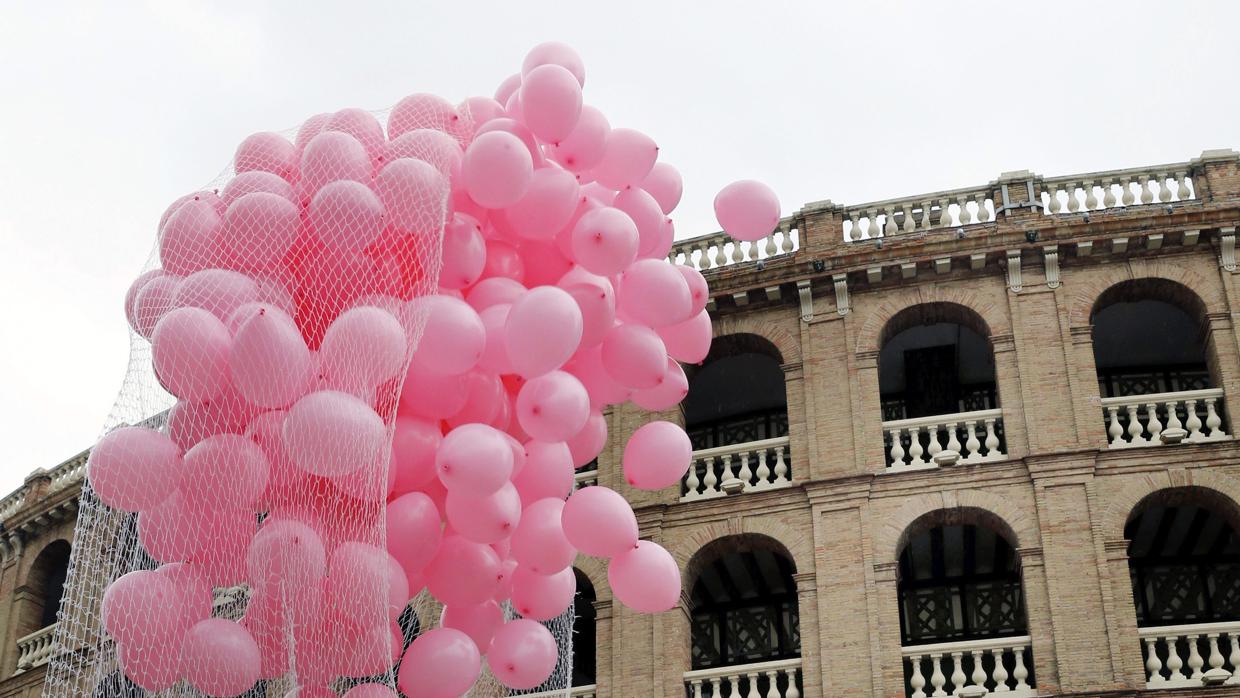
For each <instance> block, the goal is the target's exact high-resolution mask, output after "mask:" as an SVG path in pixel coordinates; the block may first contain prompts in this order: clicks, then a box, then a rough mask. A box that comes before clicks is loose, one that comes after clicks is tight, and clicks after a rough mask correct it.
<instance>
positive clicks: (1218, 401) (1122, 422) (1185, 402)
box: [1102, 388, 1231, 448]
mask: <svg viewBox="0 0 1240 698" xmlns="http://www.w3.org/2000/svg"><path fill="white" fill-rule="evenodd" d="M1222 404H1223V390H1222V389H1221V388H1207V389H1205V390H1185V391H1183V392H1178V393H1151V394H1149V395H1126V396H1124V397H1107V398H1103V399H1102V414H1103V419H1104V420H1105V424H1106V429H1107V443H1108V444H1109V448H1133V447H1136V446H1157V445H1159V444H1175V443H1181V442H1183V443H1201V442H1203V441H1221V440H1224V439H1230V438H1231V436H1229V435H1228V434H1227V431H1226V429H1225V428H1224V426H1223V418H1222V416H1221V415H1220V414H1219V409H1220V408H1221V407H1222Z"/></svg>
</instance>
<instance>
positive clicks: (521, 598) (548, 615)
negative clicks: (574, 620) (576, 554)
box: [512, 565, 577, 621]
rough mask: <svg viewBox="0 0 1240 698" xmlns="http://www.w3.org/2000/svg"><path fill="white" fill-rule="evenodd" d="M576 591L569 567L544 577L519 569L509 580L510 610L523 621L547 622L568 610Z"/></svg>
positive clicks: (525, 569) (575, 581)
mask: <svg viewBox="0 0 1240 698" xmlns="http://www.w3.org/2000/svg"><path fill="white" fill-rule="evenodd" d="M576 591H577V578H576V577H575V576H574V575H573V570H572V568H571V567H565V568H563V569H561V570H559V571H558V572H553V573H551V574H545V575H544V574H539V573H537V572H534V571H533V570H530V569H528V568H526V567H524V566H521V565H518V566H517V571H516V572H515V573H514V574H513V576H512V608H513V610H515V611H516V612H517V613H520V614H521V615H522V616H523V617H525V618H529V619H531V620H541V621H549V620H551V619H553V618H555V617H556V616H558V615H560V614H561V613H564V611H566V610H568V607H569V606H571V605H572V603H573V594H574V593H575V592H576Z"/></svg>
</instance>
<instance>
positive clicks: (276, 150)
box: [233, 131, 297, 180]
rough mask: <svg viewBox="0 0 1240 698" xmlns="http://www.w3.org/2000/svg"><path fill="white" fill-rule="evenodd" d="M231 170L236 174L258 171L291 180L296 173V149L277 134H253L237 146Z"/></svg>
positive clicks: (266, 132) (267, 132)
mask: <svg viewBox="0 0 1240 698" xmlns="http://www.w3.org/2000/svg"><path fill="white" fill-rule="evenodd" d="M233 170H234V171H235V172H237V174H243V173H246V172H250V171H253V170H260V171H263V172H271V173H273V174H276V175H279V176H280V177H282V178H283V179H286V180H291V179H292V178H293V175H294V173H295V172H296V171H297V149H296V148H295V147H293V144H292V143H289V142H288V141H287V140H286V139H285V138H284V136H281V135H280V134H278V133H271V132H269V131H265V132H260V133H255V134H253V135H251V136H249V137H247V138H246V139H245V140H244V141H241V145H239V146H237V152H236V154H235V155H234V156H233Z"/></svg>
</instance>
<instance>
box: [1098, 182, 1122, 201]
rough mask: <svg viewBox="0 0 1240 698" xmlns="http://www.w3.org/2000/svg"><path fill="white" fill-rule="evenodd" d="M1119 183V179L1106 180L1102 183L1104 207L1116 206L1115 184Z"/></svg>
mask: <svg viewBox="0 0 1240 698" xmlns="http://www.w3.org/2000/svg"><path fill="white" fill-rule="evenodd" d="M1116 184H1119V180H1118V179H1110V180H1104V181H1103V183H1102V207H1103V208H1115V204H1116V200H1115V185H1116Z"/></svg>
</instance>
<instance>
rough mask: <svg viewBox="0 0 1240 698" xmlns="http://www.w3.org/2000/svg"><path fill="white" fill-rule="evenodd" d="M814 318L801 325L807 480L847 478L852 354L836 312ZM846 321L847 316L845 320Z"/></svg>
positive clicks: (849, 469)
mask: <svg viewBox="0 0 1240 698" xmlns="http://www.w3.org/2000/svg"><path fill="white" fill-rule="evenodd" d="M815 308H816V309H817V310H820V312H818V313H817V314H815V316H814V319H813V320H812V321H810V322H809V323H805V322H802V323H801V326H802V328H803V329H802V335H803V336H804V337H805V339H804V340H803V341H802V347H803V359H802V365H803V366H804V374H805V380H804V382H803V383H804V391H805V408H806V414H805V419H806V423H807V424H809V425H812V427H811V428H807V429H806V432H807V438H806V440H807V441H808V442H809V443H810V448H809V452H808V453H807V454H806V455H807V456H808V457H809V466H810V470H811V471H812V472H811V473H810V475H811V476H812V477H813V478H815V479H824V478H829V477H838V476H840V475H852V474H855V473H856V472H858V471H857V466H856V463H855V461H853V460H852V459H851V458H849V456H850V455H851V453H852V450H853V440H854V438H855V431H854V430H855V425H854V422H855V421H856V420H855V419H854V418H853V409H854V400H853V398H852V395H853V394H854V389H855V381H854V377H853V375H852V371H850V366H849V363H850V360H851V354H852V352H851V351H850V350H849V347H848V344H849V337H848V333H847V332H846V331H845V328H846V327H847V320H846V319H845V318H841V317H840V315H839V314H838V313H834V312H821V309H820V308H818V307H817V306H815ZM848 317H851V315H850V316H848Z"/></svg>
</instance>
